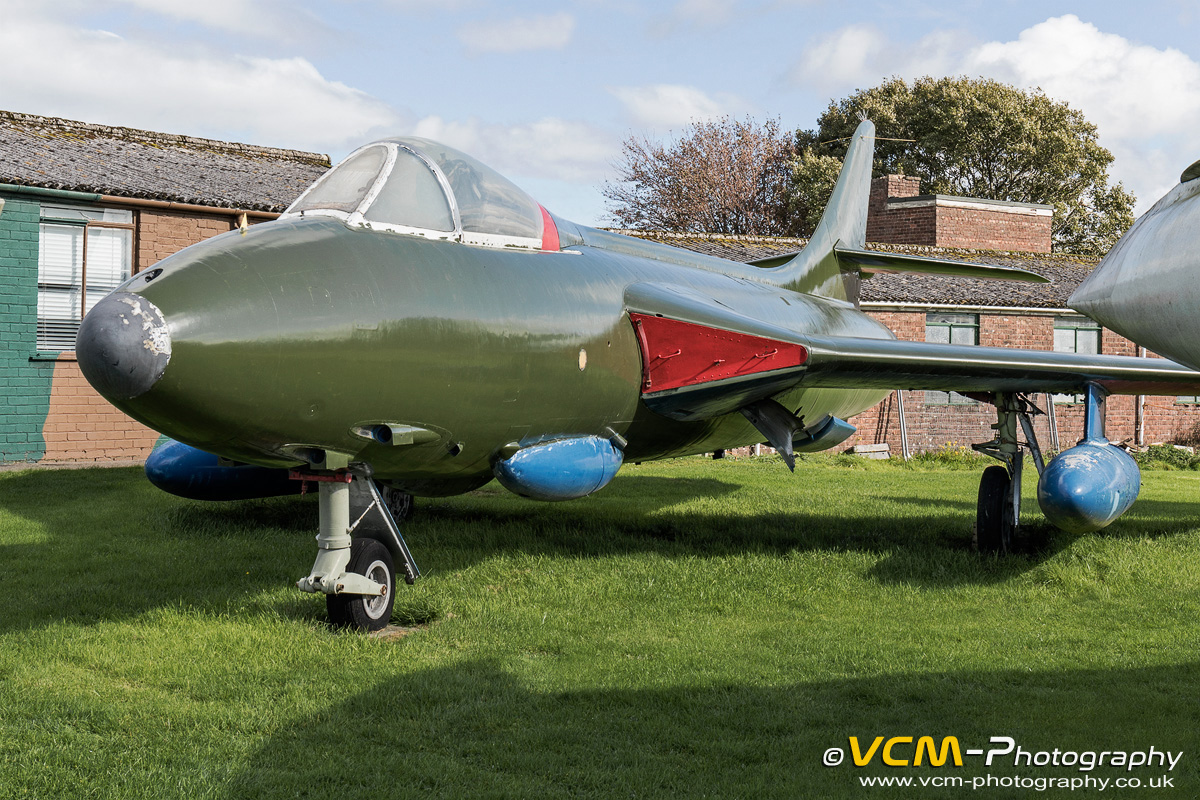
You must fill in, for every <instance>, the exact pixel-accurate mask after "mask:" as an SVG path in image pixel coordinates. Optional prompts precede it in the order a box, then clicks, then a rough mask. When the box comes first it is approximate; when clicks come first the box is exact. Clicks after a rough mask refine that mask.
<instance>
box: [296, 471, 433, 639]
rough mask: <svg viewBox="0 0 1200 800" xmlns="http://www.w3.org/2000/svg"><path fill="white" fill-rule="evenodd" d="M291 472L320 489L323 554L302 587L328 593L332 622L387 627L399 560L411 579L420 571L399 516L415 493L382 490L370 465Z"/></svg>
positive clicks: (405, 512) (361, 627)
mask: <svg viewBox="0 0 1200 800" xmlns="http://www.w3.org/2000/svg"><path fill="white" fill-rule="evenodd" d="M343 463H344V462H343ZM325 466H328V465H325ZM291 477H292V478H293V479H294V480H300V481H312V482H315V483H316V484H317V486H318V491H319V492H320V518H321V530H320V533H319V534H318V535H317V559H316V561H315V562H314V563H313V568H312V571H311V572H310V573H309V574H308V576H307V577H305V578H301V579H300V580H299V581H297V582H296V586H297V587H298V588H299V589H300V590H301V591H305V592H314V593H322V594H324V595H325V607H326V609H327V611H328V612H329V621H330V622H331V623H333V624H334V625H336V626H338V627H344V628H351V629H355V630H361V631H377V630H380V629H382V628H384V627H385V626H386V625H387V624H388V621H389V620H390V619H391V616H392V606H393V605H394V604H395V594H396V565H397V563H399V565H400V566H401V567H402V574H403V576H404V580H405V582H406V583H410V584H411V583H414V582H415V581H416V579H417V578H418V577H419V576H420V571H419V570H418V569H417V565H416V562H415V561H413V557H412V554H411V553H410V552H409V550H408V545H407V544H406V543H405V541H404V537H403V536H402V535H401V534H400V526H399V521H398V519H397V517H399V518H400V519H404V518H407V517H408V516H410V515H411V514H412V498H411V497H410V496H408V495H401V493H399V492H396V491H395V490H390V489H387V488H386V487H384V488H383V492H384V493H381V491H380V487H379V486H377V485H376V484H375V481H374V479H373V478H372V477H371V469H370V467H369V466H368V465H366V464H359V463H355V464H351V465H349V466H344V467H341V468H338V469H310V470H305V471H303V472H301V471H295V470H293V471H292V473H291ZM352 484H353V491H352V488H351V486H352ZM385 493H386V497H385ZM352 494H353V495H354V497H355V500H354V501H353V502H352V500H351V495H352ZM352 505H353V506H354V508H355V511H358V510H359V509H360V508H361V509H362V511H361V513H359V514H358V517H357V519H355V520H354V523H353V524H351V523H350V510H351V507H352ZM356 532H357V533H358V535H357V536H355V535H354V534H355V533H356Z"/></svg>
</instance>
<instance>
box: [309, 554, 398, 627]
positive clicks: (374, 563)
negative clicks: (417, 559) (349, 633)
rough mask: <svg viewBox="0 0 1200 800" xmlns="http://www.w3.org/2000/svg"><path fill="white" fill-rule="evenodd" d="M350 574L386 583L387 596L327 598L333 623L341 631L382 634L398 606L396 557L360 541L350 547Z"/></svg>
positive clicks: (348, 567)
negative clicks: (349, 629) (350, 630)
mask: <svg viewBox="0 0 1200 800" xmlns="http://www.w3.org/2000/svg"><path fill="white" fill-rule="evenodd" d="M346 571H347V572H357V573H358V574H359V575H365V576H366V577H368V578H370V579H371V580H373V581H375V582H376V583H382V584H383V585H384V586H386V587H387V594H384V595H377V596H368V595H361V594H327V595H325V609H326V610H327V611H328V612H329V621H330V622H332V623H333V624H334V625H336V626H338V627H341V628H355V629H357V630H360V631H377V630H381V629H382V628H383V627H385V626H386V625H387V624H388V620H390V619H391V618H392V605H393V604H394V603H395V602H396V569H395V566H394V565H393V563H392V554H391V553H390V552H389V551H388V549H387V548H386V547H384V546H383V545H382V544H380V543H379V542H377V541H375V540H374V539H367V538H365V537H360V538H357V539H355V540H354V541H353V542H352V543H351V544H350V563H349V564H347V565H346Z"/></svg>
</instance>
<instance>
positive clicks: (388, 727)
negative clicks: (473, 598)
mask: <svg viewBox="0 0 1200 800" xmlns="http://www.w3.org/2000/svg"><path fill="white" fill-rule="evenodd" d="M647 665H648V666H647V669H652V668H653V664H652V662H647ZM519 669H521V670H522V671H525V672H530V671H532V672H537V666H536V664H535V665H533V666H532V667H531V666H530V665H529V663H528V662H526V664H525V665H523V666H521V667H519ZM1197 679H1200V665H1197V664H1185V665H1172V666H1169V667H1151V668H1138V669H1091V670H1041V671H1032V672H1031V671H1025V670H1020V671H1018V670H997V671H988V672H961V671H960V672H951V671H948V672H933V673H925V674H911V673H908V674H899V675H885V676H880V677H873V678H850V679H831V680H824V681H814V682H808V683H793V684H790V685H783V686H774V687H762V686H746V685H717V686H699V687H696V686H672V687H669V688H662V689H640V690H622V689H591V690H573V691H537V690H531V689H530V688H528V687H527V685H526V684H525V683H524V682H523V681H522V680H521V679H519V678H518V677H516V676H515V675H513V674H512V673H511V672H509V671H506V670H505V669H504V668H503V667H502V666H501V665H498V664H494V663H489V662H478V661H477V662H467V663H463V664H461V665H458V666H454V667H447V668H441V669H434V670H428V671H423V672H416V673H413V674H409V675H405V676H402V677H392V678H389V679H387V680H384V681H382V682H380V683H378V684H376V685H373V686H371V687H370V688H367V689H365V690H363V691H361V692H360V693H358V694H355V695H353V696H351V697H349V698H348V699H345V700H339V701H337V702H336V703H334V704H332V705H331V706H330V707H329V708H327V709H325V710H324V711H322V712H320V713H318V714H315V715H310V716H306V717H304V718H302V719H297V720H295V722H294V723H293V724H291V725H290V726H288V727H284V728H282V729H280V730H278V731H277V732H275V733H274V734H273V735H272V736H271V737H270V738H269V740H268V741H267V742H266V744H265V745H264V746H263V747H262V748H261V749H260V750H258V751H257V752H256V753H254V754H253V755H251V757H250V758H249V760H248V763H247V765H246V766H245V767H244V768H243V769H241V770H240V771H239V772H238V773H237V774H236V775H235V777H234V779H233V780H232V781H231V783H230V785H229V793H228V796H229V797H231V798H243V797H261V798H270V797H324V796H329V795H330V794H332V793H334V792H335V791H336V792H338V793H344V792H345V791H346V790H347V789H352V788H358V789H362V790H366V791H367V792H368V793H374V792H376V791H383V792H384V793H385V794H386V795H387V796H389V797H404V796H417V795H420V796H438V797H468V796H470V797H558V796H587V797H634V796H636V797H657V796H663V797H699V796H708V797H756V798H757V797H787V798H795V797H842V796H846V797H854V796H861V793H862V789H861V788H860V784H859V781H858V778H859V776H862V775H881V774H888V775H910V776H918V775H920V776H925V777H929V776H950V775H952V776H957V777H964V778H966V779H967V780H970V778H972V777H974V776H987V775H994V776H995V777H997V778H1000V777H1012V776H1013V775H1024V776H1035V777H1036V776H1043V777H1060V778H1061V777H1066V778H1071V777H1083V776H1085V775H1092V776H1094V777H1103V778H1107V779H1108V780H1109V781H1110V782H1111V781H1112V780H1113V779H1114V778H1117V777H1128V776H1129V775H1130V774H1134V775H1137V776H1139V777H1141V778H1143V780H1146V779H1148V778H1150V777H1154V778H1158V777H1159V776H1161V775H1163V774H1164V773H1166V771H1167V770H1166V769H1165V768H1163V767H1157V766H1156V767H1154V768H1145V769H1140V770H1136V771H1135V772H1134V773H1130V772H1127V771H1125V770H1124V769H1121V768H1114V767H1111V766H1108V765H1105V766H1104V767H1097V768H1096V769H1095V770H1093V771H1091V772H1080V771H1079V770H1078V768H1072V767H1057V768H1055V767H1042V768H1038V767H1028V766H1021V767H1014V766H1013V765H1012V762H1011V761H1005V760H1004V757H1001V756H997V757H996V761H995V763H994V765H993V767H992V768H990V769H989V768H986V767H985V766H984V764H983V763H982V762H983V760H984V759H983V758H982V757H971V756H966V755H964V766H963V767H961V768H957V767H953V766H950V765H949V764H950V763H952V762H948V764H947V766H946V767H945V768H942V769H930V768H928V767H926V768H923V769H919V770H918V769H896V768H891V769H887V768H884V767H882V766H881V764H880V760H881V757H880V756H879V754H878V753H877V754H876V755H875V756H874V759H873V761H872V763H871V764H870V765H868V766H867V767H865V768H855V767H854V766H852V765H851V764H852V762H851V758H850V755H849V750H848V737H849V736H856V737H858V740H859V741H860V742H864V749H865V747H867V746H869V745H870V743H871V742H872V741H873V739H874V737H876V736H886V737H892V736H913V737H914V739H913V741H914V742H915V740H916V738H917V737H920V736H924V735H928V736H932V737H934V741H935V742H936V743H938V744H940V743H941V742H942V738H943V737H945V736H955V737H956V738H957V739H958V740H959V742H960V747H961V749H962V750H963V751H965V750H967V749H969V748H985V749H987V748H991V747H998V748H999V747H1002V745H999V744H997V745H993V744H991V742H990V737H992V736H1008V737H1012V738H1013V739H1014V740H1015V741H1016V743H1017V744H1019V745H1021V746H1022V747H1023V748H1024V749H1025V750H1028V751H1032V752H1035V753H1036V752H1039V751H1045V752H1049V751H1051V750H1053V749H1055V748H1058V749H1060V750H1063V751H1075V752H1080V751H1087V750H1094V751H1100V750H1125V751H1129V750H1136V749H1143V750H1145V749H1148V748H1149V747H1150V745H1154V746H1155V747H1156V748H1157V749H1158V750H1160V751H1162V750H1170V751H1173V752H1176V753H1178V752H1180V751H1183V753H1184V757H1183V758H1181V759H1180V761H1179V763H1178V764H1177V765H1176V767H1175V769H1174V771H1173V772H1172V773H1171V774H1172V776H1173V777H1174V785H1175V786H1176V787H1177V788H1178V787H1183V788H1184V789H1185V790H1186V789H1187V788H1189V787H1191V788H1194V787H1195V786H1196V785H1197V778H1198V775H1197V767H1196V761H1195V759H1194V758H1192V757H1191V756H1192V755H1193V751H1194V749H1195V747H1194V745H1195V741H1194V738H1193V737H1194V731H1195V727H1196V725H1197V724H1200V712H1198V711H1197V709H1196V708H1195V707H1194V704H1191V705H1188V704H1184V703H1180V700H1181V698H1180V697H1179V696H1178V695H1179V693H1180V691H1181V687H1186V686H1188V685H1194V684H1195V681H1196V680H1197ZM832 747H840V748H842V749H843V751H844V752H845V753H846V757H845V761H844V762H843V763H842V764H841V765H840V766H837V767H832V768H827V767H825V766H823V765H822V764H821V759H822V755H823V754H824V753H825V751H826V750H827V749H829V748H832ZM905 747H907V748H908V750H907V751H905V749H904V748H905ZM914 747H915V745H905V744H901V745H899V746H898V747H897V748H896V750H895V751H893V755H894V756H896V757H904V756H905V754H907V757H909V758H911V757H912V754H913V748H914ZM297 765H300V766H299V767H298V766H297ZM968 785H969V784H968ZM382 787H386V789H382ZM1110 788H1111V785H1110ZM963 793H964V789H962V788H953V789H941V790H931V789H925V790H922V791H921V795H920V796H922V797H935V796H936V797H941V796H952V797H961V796H963ZM1032 794H1033V793H1032V792H1029V793H1026V792H1018V791H1011V790H1010V791H1009V792H1007V793H1005V792H1004V791H1003V790H999V791H997V790H996V789H994V788H993V790H992V793H991V794H989V796H1005V797H1016V796H1021V797H1024V796H1031V795H1032ZM1068 794H1069V793H1068V792H1055V791H1050V792H1049V793H1048V794H1046V795H1045V796H1050V797H1057V796H1067V795H1068ZM1039 796H1041V795H1039Z"/></svg>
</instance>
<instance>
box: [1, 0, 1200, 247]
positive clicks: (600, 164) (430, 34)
mask: <svg viewBox="0 0 1200 800" xmlns="http://www.w3.org/2000/svg"><path fill="white" fill-rule="evenodd" d="M1135 5H1136V11H1135V10H1134V9H1135ZM1197 33H1200V2H1196V0H1142V2H1139V3H1137V4H1134V3H1131V2H1128V0H1125V1H1124V2H1110V1H1109V0H1100V1H1098V2H1089V3H1078V2H1076V3H1065V2H1057V0H1037V1H1036V2H1035V1H1033V0H950V1H948V2H931V1H930V0H884V1H883V2H853V1H852V0H667V1H666V2H653V1H652V0H555V2H542V1H541V0H528V1H527V2H521V3H517V2H502V1H501V0H320V1H319V2H318V1H317V0H312V1H310V0H0V52H2V53H4V54H5V57H4V62H3V66H2V67H0V109H4V110H7V111H17V112H22V113H27V114H41V115H46V116H56V117H65V118H68V119H74V120H82V121H86V122H93V123H101V124H107V125H123V126H127V127H133V128H144V129H149V130H155V131H163V132H167V133H180V134H187V135H191V136H202V137H208V138H214V139H222V140H228V141H238V142H247V143H251V144H256V145H267V146H273V147H288V148H298V149H302V150H312V151H316V152H321V153H326V154H328V155H329V156H330V157H331V158H332V159H333V160H334V162H335V163H336V162H337V161H338V160H340V159H341V158H343V157H344V156H345V155H347V154H348V153H349V152H350V151H351V150H353V149H354V148H355V147H357V146H358V145H361V144H364V143H366V142H368V141H371V140H372V139H376V138H382V137H384V136H397V135H414V134H415V135H421V136H427V137H429V138H433V139H437V140H440V141H443V142H445V143H446V144H449V145H452V146H455V147H458V148H460V149H462V150H464V151H466V152H468V153H470V154H471V155H474V156H475V157H477V158H479V159H480V160H482V161H484V162H485V163H488V164H490V165H491V166H493V167H495V168H496V169H498V170H499V171H500V172H502V173H504V174H505V175H507V176H508V177H509V178H511V179H513V180H514V181H516V182H517V183H518V184H519V185H521V186H522V187H523V188H524V189H525V190H526V191H528V192H529V193H530V194H532V195H533V196H534V197H535V198H536V199H537V200H538V201H539V202H541V204H542V205H544V206H546V207H547V208H549V209H550V210H551V211H554V212H555V213H556V214H559V215H560V216H563V217H566V218H567V219H571V220H574V221H576V222H580V223H583V224H587V225H604V224H608V223H609V222H610V219H609V217H608V213H607V209H606V206H605V200H604V197H603V195H602V193H601V190H602V188H603V185H604V183H605V181H611V180H613V179H614V178H615V165H616V163H617V161H618V159H619V157H620V152H621V143H622V141H624V140H625V139H627V138H629V137H630V136H632V135H638V136H643V135H644V136H649V137H651V138H655V139H666V138H667V137H671V136H677V135H679V134H680V133H681V132H682V131H683V130H685V129H686V127H687V126H688V124H689V123H690V122H692V121H696V120H705V119H711V118H716V117H720V116H723V115H731V116H733V117H737V118H744V117H747V116H749V117H753V118H755V119H757V120H759V121H763V120H766V119H767V118H774V119H777V120H778V121H779V122H780V124H781V126H782V127H783V128H784V129H795V128H802V129H809V128H814V127H815V126H816V121H817V118H818V116H819V115H820V114H821V113H822V111H824V109H825V108H826V107H827V106H828V105H829V103H830V102H831V101H833V100H836V99H839V98H842V97H845V96H847V95H848V94H850V93H852V92H854V91H855V90H856V89H861V88H868V87H871V86H875V85H877V84H879V83H880V82H881V81H883V80H885V79H887V78H889V77H891V76H900V77H903V78H906V79H913V78H917V77H920V76H922V75H933V76H939V77H940V76H946V75H955V76H957V75H966V76H969V77H980V76H983V77H988V78H994V79H997V80H1000V81H1004V82H1006V83H1011V84H1014V85H1017V86H1020V87H1022V88H1026V89H1033V88H1036V87H1040V88H1041V89H1042V90H1044V91H1045V92H1046V94H1048V95H1049V96H1050V97H1051V98H1053V99H1055V100H1059V101H1065V102H1066V103H1068V104H1069V105H1070V106H1072V107H1073V108H1077V109H1079V110H1080V111H1082V112H1083V113H1084V115H1085V116H1086V117H1087V118H1088V119H1089V120H1090V121H1091V122H1093V123H1094V124H1095V125H1096V126H1097V128H1098V130H1099V136H1100V143H1101V144H1102V145H1103V146H1105V147H1107V148H1108V149H1109V150H1110V151H1112V153H1113V155H1114V156H1115V160H1114V162H1113V164H1112V166H1111V167H1110V174H1111V175H1112V177H1113V178H1114V179H1116V180H1119V181H1121V182H1122V183H1124V184H1125V186H1126V188H1127V189H1129V190H1131V191H1133V192H1134V194H1135V195H1136V196H1137V199H1138V203H1137V207H1136V210H1137V211H1138V213H1140V212H1142V211H1145V210H1146V209H1147V208H1149V206H1150V205H1151V204H1152V203H1153V202H1154V201H1155V200H1157V199H1158V198H1159V197H1160V196H1161V195H1163V194H1164V193H1165V192H1166V191H1167V190H1168V189H1169V188H1170V187H1171V186H1173V185H1174V184H1175V183H1176V182H1177V181H1178V179H1179V173H1180V172H1181V171H1182V170H1183V169H1184V168H1185V167H1187V166H1188V165H1189V164H1191V163H1192V162H1193V161H1195V160H1197V159H1200V139H1198V138H1197V137H1196V136H1195V132H1196V131H1197V130H1200V36H1197Z"/></svg>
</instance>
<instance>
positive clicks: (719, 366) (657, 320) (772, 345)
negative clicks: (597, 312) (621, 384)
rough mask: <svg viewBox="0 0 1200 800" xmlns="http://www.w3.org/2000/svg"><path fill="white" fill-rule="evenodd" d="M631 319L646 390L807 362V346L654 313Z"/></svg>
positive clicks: (633, 316) (702, 381) (782, 367)
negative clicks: (639, 349)
mask: <svg viewBox="0 0 1200 800" xmlns="http://www.w3.org/2000/svg"><path fill="white" fill-rule="evenodd" d="M629 318H630V320H632V321H633V328H634V330H635V331H636V332H637V338H638V346H639V347H640V348H641V350H642V391H643V392H661V391H665V390H667V389H678V388H680V387H681V386H695V385H696V384H699V383H708V382H710V381H719V380H723V379H725V378H734V377H738V376H740V375H752V374H754V373H758V372H771V371H773V370H777V369H786V368H788V367H798V366H801V365H802V364H804V362H805V361H807V360H808V350H806V349H805V348H804V347H803V346H801V345H798V344H792V343H790V342H780V341H777V340H775V339H767V338H765V337H762V336H750V335H749V334H745V333H734V332H733V331H725V330H720V329H719V328H710V327H708V326H706V325H697V324H695V323H693V322H681V321H679V320H677V319H667V318H665V317H656V316H653V315H650V314H634V313H631V314H630V315H629Z"/></svg>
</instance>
